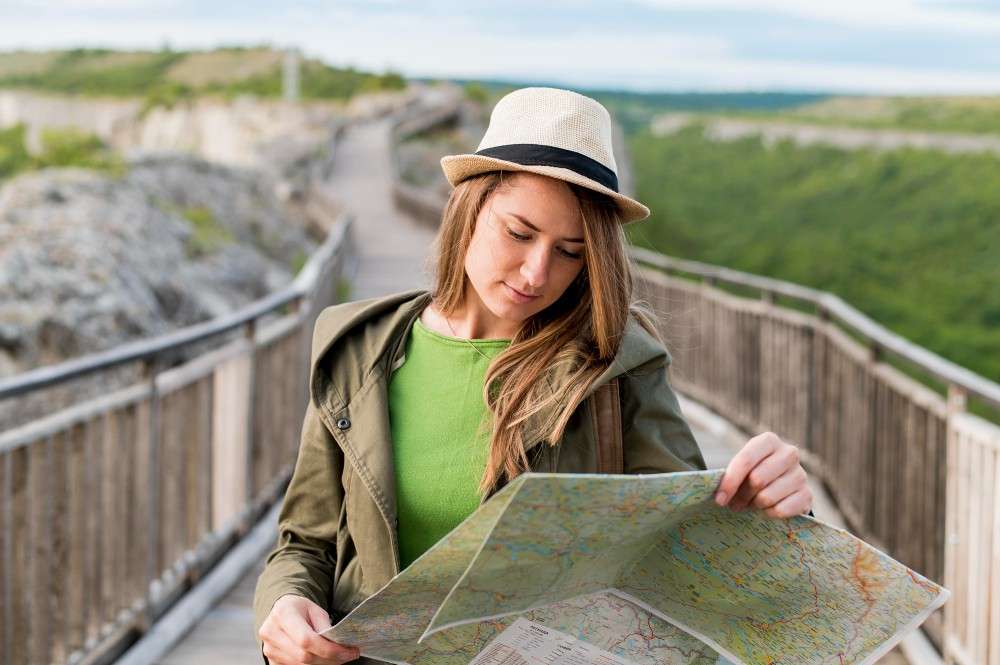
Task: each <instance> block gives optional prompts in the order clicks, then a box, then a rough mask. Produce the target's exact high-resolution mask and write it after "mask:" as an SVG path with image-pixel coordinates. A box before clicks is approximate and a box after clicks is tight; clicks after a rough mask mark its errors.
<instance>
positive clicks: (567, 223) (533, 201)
mask: <svg viewBox="0 0 1000 665" xmlns="http://www.w3.org/2000/svg"><path fill="white" fill-rule="evenodd" d="M504 184H505V185H507V186H505V187H501V188H498V189H497V190H496V192H494V197H493V200H492V207H493V209H494V211H495V212H497V213H499V214H507V215H518V216H520V217H523V218H525V219H527V221H528V223H529V224H530V225H533V226H535V227H537V228H539V229H541V230H544V231H549V232H552V233H559V232H561V233H562V234H575V233H576V232H577V231H580V230H582V228H583V222H582V220H581V217H580V204H579V202H578V201H577V199H576V195H575V194H573V191H572V190H571V189H570V188H569V186H568V185H567V184H566V183H565V182H563V181H562V180H557V179H555V178H549V177H547V176H543V175H537V174H534V173H518V174H517V178H516V179H514V178H510V177H505V178H504Z"/></svg>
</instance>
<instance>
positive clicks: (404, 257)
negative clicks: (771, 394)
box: [160, 120, 833, 665]
mask: <svg viewBox="0 0 1000 665" xmlns="http://www.w3.org/2000/svg"><path fill="white" fill-rule="evenodd" d="M337 150H338V155H337V159H336V168H335V170H334V173H333V176H332V181H331V183H330V187H331V190H332V192H333V193H334V194H335V195H336V196H337V197H338V198H339V199H340V200H341V201H345V202H347V203H348V205H349V207H350V209H351V210H352V211H353V212H354V213H355V215H356V217H355V232H356V237H357V240H358V246H359V250H360V254H361V262H360V266H359V269H358V274H357V275H356V278H355V280H354V285H355V287H354V290H353V292H352V297H353V298H368V297H372V296H378V295H383V294H387V293H392V292H393V291H401V290H404V289H410V288H418V287H421V286H423V287H425V288H426V286H427V285H428V284H429V273H428V272H427V271H425V270H424V263H425V260H426V257H427V256H428V254H429V250H430V245H431V243H432V240H433V237H434V234H433V232H432V231H431V230H429V229H428V228H427V227H425V226H420V225H418V224H416V223H414V222H412V221H410V220H409V219H407V218H406V217H405V216H404V215H402V214H401V213H399V212H397V211H396V210H395V207H394V206H393V203H392V195H391V191H390V186H391V181H390V177H389V174H390V161H389V160H390V155H389V125H388V122H387V121H385V120H378V121H372V122H369V123H367V124H362V125H357V126H355V127H353V128H352V129H351V130H349V132H348V134H347V135H346V136H345V140H344V143H343V144H342V145H340V146H338V148H337ZM683 404H684V408H685V413H686V414H687V415H688V417H689V419H690V421H691V424H692V427H693V429H694V430H695V436H696V437H697V439H698V442H699V444H700V445H701V448H702V451H703V452H704V454H705V458H706V461H707V462H708V466H709V467H710V468H712V467H720V466H725V464H726V462H727V461H728V460H729V458H730V457H731V456H732V454H733V451H734V446H737V447H738V445H739V442H740V441H739V438H738V436H735V435H734V434H733V433H732V432H727V430H726V427H725V425H724V424H723V423H722V422H721V421H718V420H717V419H713V418H712V416H711V414H708V413H707V412H706V411H705V410H704V409H698V407H697V405H693V404H690V403H689V402H686V401H685V402H684V403H683ZM816 513H817V515H818V516H821V517H826V516H828V515H829V516H832V515H833V513H832V512H828V509H827V508H826V506H824V507H823V509H822V510H821V508H820V506H819V505H818V504H817V507H816ZM276 538H277V532H275V539H276ZM263 563H264V562H263V560H261V561H260V562H259V563H258V564H257V566H256V567H255V568H254V569H253V570H251V571H250V572H249V573H248V574H247V575H246V576H245V577H244V578H243V579H242V580H241V581H240V583H239V584H238V585H237V586H236V587H235V588H234V589H233V590H232V591H231V592H230V593H229V594H228V595H227V596H226V597H225V598H224V599H223V600H222V601H221V602H220V603H219V604H218V605H217V606H216V607H215V608H214V609H213V610H212V611H211V612H210V613H209V614H208V616H206V617H205V618H204V619H203V620H202V621H201V623H199V624H198V626H197V627H196V628H195V629H194V630H193V631H191V632H190V633H189V634H188V635H187V636H186V637H185V638H184V639H183V640H182V641H181V642H180V643H178V644H177V645H176V646H175V647H174V649H173V650H172V651H171V652H170V653H169V654H168V655H167V656H166V657H165V658H164V659H163V660H161V661H160V665H218V664H219V663H226V664H227V665H243V664H244V663H245V664H247V665H258V664H259V663H261V662H262V661H261V658H260V655H259V654H258V653H257V650H256V642H255V641H254V635H253V614H252V611H251V605H252V600H253V592H254V586H255V585H256V581H257V577H258V575H260V571H261V570H262V568H263Z"/></svg>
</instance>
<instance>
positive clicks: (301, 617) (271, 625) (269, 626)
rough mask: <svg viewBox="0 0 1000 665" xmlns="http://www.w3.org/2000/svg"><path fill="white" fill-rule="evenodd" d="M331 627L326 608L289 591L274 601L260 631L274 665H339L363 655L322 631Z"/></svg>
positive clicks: (268, 655)
mask: <svg viewBox="0 0 1000 665" xmlns="http://www.w3.org/2000/svg"><path fill="white" fill-rule="evenodd" d="M329 627H330V615H329V614H327V612H326V610H324V609H323V608H322V607H320V606H319V605H317V604H316V603H314V602H312V601H311V600H309V599H308V598H303V597H302V596H295V595H291V594H286V595H284V596H282V597H281V598H279V599H278V600H277V601H276V602H275V603H274V607H272V608H271V612H270V614H268V615H267V618H266V619H264V623H263V624H262V625H261V627H260V630H259V631H258V632H257V634H258V635H259V636H260V639H261V641H262V642H263V643H264V656H266V657H267V660H268V662H269V663H270V664H271V665H340V664H341V663H347V662H350V661H352V660H355V659H357V658H358V657H360V655H361V652H360V651H359V650H358V649H357V648H355V647H348V646H343V645H341V644H337V643H336V642H333V641H331V640H328V639H326V638H325V637H323V636H322V635H320V634H319V633H320V632H322V631H324V630H326V629H327V628H329Z"/></svg>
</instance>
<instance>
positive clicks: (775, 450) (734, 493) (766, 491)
mask: <svg viewBox="0 0 1000 665" xmlns="http://www.w3.org/2000/svg"><path fill="white" fill-rule="evenodd" d="M715 502H716V503H717V504H719V505H720V506H725V505H727V504H728V505H729V507H730V508H732V509H733V510H742V509H743V508H745V507H747V506H749V505H752V506H754V507H755V508H760V509H761V510H763V511H764V514H765V515H767V516H768V517H774V518H783V517H792V516H793V515H802V514H803V513H807V512H809V510H810V508H811V506H812V491H811V490H810V489H809V486H808V485H806V471H805V469H803V468H802V465H801V464H799V449H798V448H796V447H795V446H793V445H792V444H790V443H785V442H784V441H782V440H781V439H780V438H779V437H778V435H777V434H774V433H773V432H764V433H763V434H758V435H757V436H755V437H753V438H752V439H750V440H749V441H747V443H746V445H745V446H743V448H742V449H741V450H740V451H739V452H738V453H736V456H735V457H733V459H732V460H731V461H730V462H729V466H727V467H726V472H725V473H724V474H723V475H722V482H720V483H719V489H718V490H716V493H715Z"/></svg>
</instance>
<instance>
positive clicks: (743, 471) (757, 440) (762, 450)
mask: <svg viewBox="0 0 1000 665" xmlns="http://www.w3.org/2000/svg"><path fill="white" fill-rule="evenodd" d="M779 444H780V445H784V442H782V440H781V439H779V438H778V436H777V435H776V434H774V433H773V432H764V433H763V434H759V435H757V436H755V437H753V438H752V439H750V440H749V441H747V443H746V445H744V446H743V448H741V449H740V451H739V452H738V453H736V455H735V456H733V459H732V460H730V462H729V465H728V466H727V467H726V472H725V473H724V474H722V481H721V482H720V483H719V489H718V490H716V492H715V502H716V503H717V504H719V505H720V506H725V505H726V504H727V503H729V501H730V499H733V498H734V497H735V496H736V493H737V491H738V490H739V489H740V487H741V486H742V485H743V483H744V481H745V480H746V478H747V476H748V475H749V474H750V473H751V471H752V470H753V469H754V468H756V466H757V465H758V464H760V462H761V461H762V460H764V458H766V457H768V456H769V455H770V454H771V453H773V452H774V451H775V450H777V449H778V446H779Z"/></svg>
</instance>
